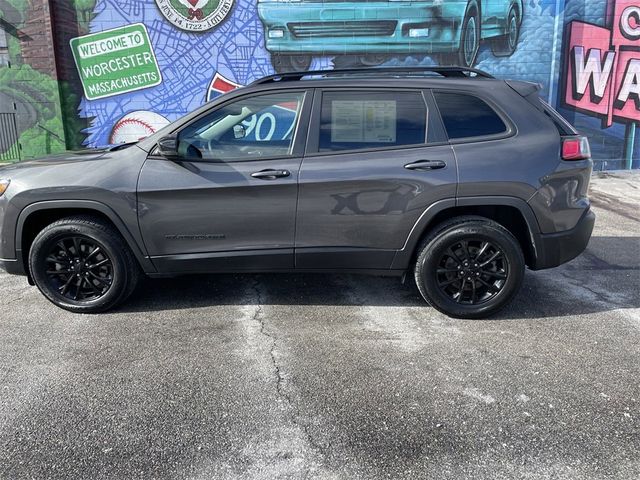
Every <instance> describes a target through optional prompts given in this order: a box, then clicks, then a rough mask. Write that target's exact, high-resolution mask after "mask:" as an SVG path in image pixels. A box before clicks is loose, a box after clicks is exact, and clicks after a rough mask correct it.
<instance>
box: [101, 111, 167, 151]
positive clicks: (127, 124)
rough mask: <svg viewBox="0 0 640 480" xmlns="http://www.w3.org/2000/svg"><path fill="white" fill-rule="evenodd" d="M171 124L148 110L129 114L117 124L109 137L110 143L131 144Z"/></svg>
mask: <svg viewBox="0 0 640 480" xmlns="http://www.w3.org/2000/svg"><path fill="white" fill-rule="evenodd" d="M169 123H170V122H169V120H167V119H166V118H165V117H163V116H162V115H159V114H157V113H154V112H149V111H147V110H137V111H135V112H129V113H127V114H126V115H125V116H124V117H122V118H121V119H120V120H118V121H117V122H116V124H115V125H114V126H113V130H112V131H111V136H110V137H109V143H110V144H112V145H117V144H119V143H131V142H137V141H138V140H142V139H143V138H145V137H148V136H149V135H151V134H153V133H156V132H157V131H158V130H160V129H161V128H162V127H164V126H165V125H168V124H169Z"/></svg>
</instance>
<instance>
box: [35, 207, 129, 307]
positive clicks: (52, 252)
mask: <svg viewBox="0 0 640 480" xmlns="http://www.w3.org/2000/svg"><path fill="white" fill-rule="evenodd" d="M29 270H30V273H31V276H32V278H33V280H34V282H35V284H36V285H37V287H38V289H39V290H40V291H41V292H42V293H43V294H44V296H45V297H47V299H48V300H49V301H51V302H52V303H54V304H55V305H57V306H58V307H60V308H64V309H65V310H69V311H71V312H76V313H97V312H103V311H105V310H108V309H110V308H113V307H115V306H116V305H118V304H120V303H122V302H123V301H124V300H126V299H127V297H129V295H131V293H133V291H134V290H135V287H136V285H137V284H138V281H139V278H140V267H139V266H138V263H137V261H136V259H135V257H134V256H133V254H132V252H131V250H130V249H129V247H128V245H127V244H126V243H125V241H124V240H123V239H122V237H121V236H120V234H119V233H118V232H117V231H116V230H115V229H114V228H113V227H112V226H110V225H109V224H107V223H105V222H102V221H101V220H99V219H96V218H93V217H90V216H76V217H68V218H64V219H62V220H59V221H57V222H55V223H52V224H51V225H49V226H47V227H46V228H45V229H44V230H42V231H41V232H40V233H39V234H38V236H37V237H36V238H35V240H34V241H33V244H32V246H31V250H30V252H29Z"/></svg>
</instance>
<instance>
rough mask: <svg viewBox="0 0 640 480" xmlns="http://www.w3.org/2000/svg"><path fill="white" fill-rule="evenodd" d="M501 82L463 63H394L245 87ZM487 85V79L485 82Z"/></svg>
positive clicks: (284, 76) (273, 78) (294, 75)
mask: <svg viewBox="0 0 640 480" xmlns="http://www.w3.org/2000/svg"><path fill="white" fill-rule="evenodd" d="M488 81H494V82H500V83H503V82H502V81H500V80H495V79H494V77H493V76H491V75H490V74H488V73H487V72H484V71H482V70H477V69H474V68H465V67H438V66H434V67H397V68H396V67H393V68H368V69H362V68H360V69H334V70H308V71H302V72H288V73H280V74H275V75H269V76H267V77H263V78H260V79H258V80H256V81H255V82H253V83H251V84H249V85H248V86H247V87H245V88H244V90H245V92H246V91H247V90H254V89H255V90H265V89H269V90H271V89H274V90H280V89H284V88H286V89H291V88H317V87H323V88H326V87H354V86H357V87H359V88H363V87H365V88H366V87H375V88H380V87H382V88H402V87H406V88H429V87H435V86H437V87H439V88H440V87H443V86H452V87H455V86H466V87H469V86H470V85H478V82H480V83H484V82H488ZM485 85H486V83H485Z"/></svg>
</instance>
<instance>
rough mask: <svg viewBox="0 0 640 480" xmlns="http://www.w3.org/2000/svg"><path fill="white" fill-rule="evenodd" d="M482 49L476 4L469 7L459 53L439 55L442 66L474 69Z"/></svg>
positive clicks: (461, 34) (462, 29)
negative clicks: (479, 51)
mask: <svg viewBox="0 0 640 480" xmlns="http://www.w3.org/2000/svg"><path fill="white" fill-rule="evenodd" d="M479 49H480V15H479V14H478V9H477V7H476V6H475V4H471V5H469V6H468V7H467V12H466V13H465V15H464V20H463V21H462V26H461V32H460V46H459V47H458V51H457V52H450V53H441V54H439V55H438V57H437V58H438V63H439V64H440V65H447V66H448V65H455V66H459V67H473V66H474V65H475V63H476V58H477V56H478V50H479Z"/></svg>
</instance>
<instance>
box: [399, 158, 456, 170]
mask: <svg viewBox="0 0 640 480" xmlns="http://www.w3.org/2000/svg"><path fill="white" fill-rule="evenodd" d="M446 166H447V164H446V163H445V162H443V161H442V160H418V161H417V162H413V163H407V164H406V165H405V166H404V168H406V169H409V170H437V169H439V168H444V167H446Z"/></svg>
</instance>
